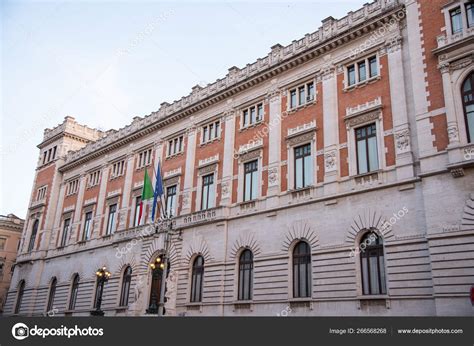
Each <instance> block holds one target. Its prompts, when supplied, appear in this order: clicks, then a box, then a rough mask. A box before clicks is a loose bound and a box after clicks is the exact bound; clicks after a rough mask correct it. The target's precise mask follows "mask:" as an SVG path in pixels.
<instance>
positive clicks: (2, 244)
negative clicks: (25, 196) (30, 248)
mask: <svg viewBox="0 0 474 346" xmlns="http://www.w3.org/2000/svg"><path fill="white" fill-rule="evenodd" d="M23 227H24V220H22V219H20V218H19V217H17V216H16V215H13V214H8V215H0V313H1V312H2V311H3V304H4V303H5V298H6V296H7V292H8V289H9V288H10V281H11V278H12V272H13V265H14V263H15V259H16V254H17V252H18V247H19V245H20V238H21V232H22V231H23Z"/></svg>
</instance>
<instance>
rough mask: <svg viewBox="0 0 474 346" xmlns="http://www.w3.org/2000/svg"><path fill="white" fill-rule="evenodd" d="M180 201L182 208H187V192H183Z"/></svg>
mask: <svg viewBox="0 0 474 346" xmlns="http://www.w3.org/2000/svg"><path fill="white" fill-rule="evenodd" d="M182 203H183V209H187V208H189V192H184V193H183V199H182Z"/></svg>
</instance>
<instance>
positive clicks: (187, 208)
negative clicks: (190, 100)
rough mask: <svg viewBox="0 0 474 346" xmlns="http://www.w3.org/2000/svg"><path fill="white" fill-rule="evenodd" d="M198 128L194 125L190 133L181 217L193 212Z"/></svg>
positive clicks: (187, 145)
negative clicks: (192, 202)
mask: <svg viewBox="0 0 474 346" xmlns="http://www.w3.org/2000/svg"><path fill="white" fill-rule="evenodd" d="M196 133H197V131H196V127H195V126H194V125H193V126H192V127H191V128H190V129H189V131H188V141H187V144H186V166H185V173H184V184H183V193H182V196H181V213H180V214H181V215H183V214H189V213H190V212H191V196H192V192H193V182H194V164H195V157H196Z"/></svg>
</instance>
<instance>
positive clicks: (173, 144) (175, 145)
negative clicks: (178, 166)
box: [166, 134, 184, 158]
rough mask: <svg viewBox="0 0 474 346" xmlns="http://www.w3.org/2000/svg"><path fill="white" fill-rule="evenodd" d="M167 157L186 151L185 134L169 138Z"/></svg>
mask: <svg viewBox="0 0 474 346" xmlns="http://www.w3.org/2000/svg"><path fill="white" fill-rule="evenodd" d="M166 145H167V149H166V158H170V157H173V156H176V155H179V154H182V153H184V134H181V135H178V136H175V137H173V138H170V139H168V140H167V144H166Z"/></svg>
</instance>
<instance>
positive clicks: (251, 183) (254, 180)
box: [244, 160, 258, 202]
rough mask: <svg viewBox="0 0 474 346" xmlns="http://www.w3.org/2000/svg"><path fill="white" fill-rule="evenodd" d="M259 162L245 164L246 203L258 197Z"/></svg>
mask: <svg viewBox="0 0 474 346" xmlns="http://www.w3.org/2000/svg"><path fill="white" fill-rule="evenodd" d="M257 189H258V160H254V161H251V162H247V163H245V164H244V202H246V201H251V200H254V199H256V198H257V195H258V190H257Z"/></svg>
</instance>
